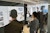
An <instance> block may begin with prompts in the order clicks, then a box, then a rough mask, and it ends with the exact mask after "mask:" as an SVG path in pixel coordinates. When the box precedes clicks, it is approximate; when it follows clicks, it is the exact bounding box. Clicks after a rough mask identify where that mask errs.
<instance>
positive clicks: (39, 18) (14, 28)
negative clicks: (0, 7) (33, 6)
mask: <svg viewBox="0 0 50 33" xmlns="http://www.w3.org/2000/svg"><path fill="white" fill-rule="evenodd" d="M30 16H31V19H30V20H29V25H28V26H29V27H30V33H37V31H38V29H39V28H40V33H44V29H43V26H44V22H43V16H44V15H43V13H42V12H33V13H32V15H30ZM10 17H11V18H12V20H11V21H10V23H9V24H8V25H6V26H4V27H2V28H4V33H22V30H23V26H24V23H21V22H18V21H17V19H16V18H17V11H16V10H15V9H13V10H11V12H10ZM23 22H24V21H23ZM0 29H1V28H0ZM0 32H1V30H0Z"/></svg>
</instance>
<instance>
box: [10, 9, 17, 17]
mask: <svg viewBox="0 0 50 33" xmlns="http://www.w3.org/2000/svg"><path fill="white" fill-rule="evenodd" d="M10 16H11V17H12V18H16V17H17V11H16V10H15V9H12V10H11V12H10Z"/></svg>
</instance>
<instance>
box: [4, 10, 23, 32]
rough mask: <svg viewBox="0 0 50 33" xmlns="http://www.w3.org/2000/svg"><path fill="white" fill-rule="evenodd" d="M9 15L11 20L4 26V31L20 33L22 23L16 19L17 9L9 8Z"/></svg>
mask: <svg viewBox="0 0 50 33" xmlns="http://www.w3.org/2000/svg"><path fill="white" fill-rule="evenodd" d="M10 17H12V21H11V22H10V23H9V24H8V25H6V26H5V27H4V32H5V33H21V31H22V27H23V24H22V23H19V22H18V21H17V20H16V17H17V11H16V10H15V9H13V10H11V12H10Z"/></svg>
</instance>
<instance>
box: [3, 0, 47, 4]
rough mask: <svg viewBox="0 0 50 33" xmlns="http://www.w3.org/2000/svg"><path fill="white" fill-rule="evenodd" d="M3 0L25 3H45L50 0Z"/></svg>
mask: <svg viewBox="0 0 50 33" xmlns="http://www.w3.org/2000/svg"><path fill="white" fill-rule="evenodd" d="M2 1H8V2H16V3H23V4H24V3H25V4H33V5H35V4H43V3H48V0H2Z"/></svg>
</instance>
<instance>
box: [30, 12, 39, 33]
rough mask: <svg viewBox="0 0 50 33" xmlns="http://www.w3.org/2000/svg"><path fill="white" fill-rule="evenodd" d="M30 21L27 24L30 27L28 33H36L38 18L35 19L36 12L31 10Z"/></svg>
mask: <svg viewBox="0 0 50 33" xmlns="http://www.w3.org/2000/svg"><path fill="white" fill-rule="evenodd" d="M31 19H32V20H31V22H30V24H29V27H30V33H36V31H37V29H38V27H39V20H38V19H37V13H36V12H33V14H32V18H31Z"/></svg>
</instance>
